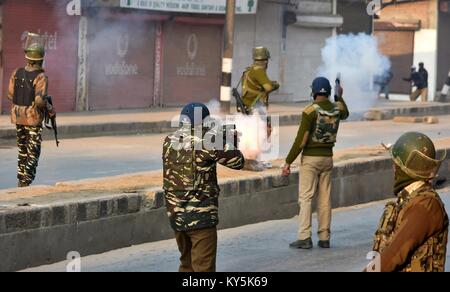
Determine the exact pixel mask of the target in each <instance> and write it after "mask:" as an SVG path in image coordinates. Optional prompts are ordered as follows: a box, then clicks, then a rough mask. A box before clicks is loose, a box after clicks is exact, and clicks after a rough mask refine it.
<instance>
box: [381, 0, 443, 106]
mask: <svg viewBox="0 0 450 292" xmlns="http://www.w3.org/2000/svg"><path fill="white" fill-rule="evenodd" d="M381 20H383V21H395V20H399V21H411V20H420V25H421V29H420V30H419V31H416V32H415V35H414V65H415V66H418V63H419V62H424V63H425V68H426V69H427V70H428V73H429V79H428V80H429V91H428V99H429V100H434V99H435V97H436V91H437V90H438V89H437V87H438V84H437V72H438V62H439V61H438V1H437V0H429V1H418V2H412V3H401V4H398V5H392V6H388V7H386V8H384V9H383V10H382V12H381Z"/></svg>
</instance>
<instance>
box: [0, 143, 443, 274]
mask: <svg viewBox="0 0 450 292" xmlns="http://www.w3.org/2000/svg"><path fill="white" fill-rule="evenodd" d="M448 153H450V149H449V151H448ZM349 157H351V155H350V156H349ZM449 174H450V160H449V157H447V159H446V160H445V163H444V164H443V166H442V168H441V172H440V178H444V177H447V176H448V175H449ZM298 182H299V179H298V171H293V173H292V175H291V176H290V177H289V178H287V179H286V178H283V177H281V175H280V170H279V169H274V170H269V171H266V172H263V173H258V174H250V175H245V176H244V175H242V176H239V177H237V175H236V177H235V178H228V179H226V180H222V181H221V183H220V185H221V189H222V193H221V198H220V219H221V223H220V226H219V227H220V228H232V227H237V226H242V225H246V224H252V223H257V222H263V221H267V220H277V219H286V218H292V217H293V216H295V215H297V214H298V211H299V207H298V188H299V185H298ZM392 185H393V173H392V162H391V159H390V158H389V157H388V156H387V153H386V154H381V155H378V156H370V157H364V158H361V157H360V158H350V159H345V160H343V161H339V160H338V161H337V162H336V167H335V169H334V170H333V189H332V205H333V208H337V207H344V206H352V205H356V204H361V203H367V202H371V201H377V200H383V199H387V198H392ZM1 195H2V194H1V193H0V197H1ZM45 198H48V199H45ZM45 198H41V197H38V198H36V199H34V200H31V199H27V200H16V201H14V200H11V201H10V202H5V201H0V258H1V261H0V271H16V270H21V269H25V268H28V267H33V266H40V265H44V264H50V263H54V262H58V261H62V260H65V259H66V256H67V254H68V253H69V252H71V251H76V252H79V253H80V254H81V255H82V256H87V255H91V254H98V253H102V252H106V251H109V250H114V249H119V248H124V247H128V246H132V245H137V244H142V243H146V242H152V241H159V240H164V239H169V238H172V237H173V232H172V230H171V228H170V226H169V223H168V218H167V215H166V210H165V207H164V195H163V192H162V191H161V190H160V189H159V188H153V189H142V190H137V191H129V192H112V193H102V192H99V191H92V192H86V191H83V192H79V193H74V194H72V193H70V194H62V193H55V194H51V195H48V196H46V197H45ZM18 204H19V205H21V206H18ZM359 219H360V220H364V218H359ZM375 228H376V226H374V230H375ZM289 239H292V240H293V239H295V234H286V240H287V241H288V240H289ZM176 257H177V255H174V258H176Z"/></svg>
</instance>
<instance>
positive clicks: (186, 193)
mask: <svg viewBox="0 0 450 292" xmlns="http://www.w3.org/2000/svg"><path fill="white" fill-rule="evenodd" d="M196 113H197V114H196ZM209 115H210V113H209V110H208V108H207V107H206V106H205V105H203V104H201V103H191V104H189V105H187V106H186V107H185V108H184V109H183V110H182V112H181V119H180V129H178V130H177V131H176V132H175V133H173V134H172V135H169V136H168V137H167V138H166V139H165V141H164V146H163V165H164V168H163V172H164V191H165V199H166V206H167V211H168V215H169V219H170V223H171V226H172V228H173V229H174V230H175V238H176V241H177V244H178V248H179V250H180V253H181V258H180V260H181V265H180V269H179V271H180V272H215V271H216V253H217V227H216V226H217V225H218V224H219V216H218V211H219V210H218V209H219V193H220V189H219V185H218V182H217V164H221V165H224V166H226V167H228V168H232V169H237V170H240V169H242V168H243V167H244V163H245V160H244V157H243V155H242V153H241V152H240V151H239V150H237V149H236V146H237V145H230V144H228V143H225V147H224V149H219V150H214V149H206V148H208V147H206V148H205V144H204V142H205V141H206V139H205V138H204V137H206V136H202V137H198V136H197V133H202V134H203V135H205V132H206V131H208V129H206V128H205V126H204V120H205V119H206V118H208V117H209ZM209 133H210V132H209ZM227 140H229V139H227ZM233 140H234V139H233ZM209 141H210V140H209Z"/></svg>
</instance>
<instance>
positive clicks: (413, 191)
mask: <svg viewBox="0 0 450 292" xmlns="http://www.w3.org/2000/svg"><path fill="white" fill-rule="evenodd" d="M391 155H392V159H393V161H394V166H395V184H394V193H395V194H396V196H397V201H396V202H389V203H388V204H387V205H386V207H385V210H384V213H383V216H382V217H381V220H380V223H379V225H378V228H377V231H376V232H375V240H374V247H373V250H374V251H376V252H379V253H380V263H381V267H380V270H381V271H382V272H394V271H398V272H443V271H444V270H445V260H446V252H447V250H446V248H447V237H448V226H449V220H448V215H447V213H446V211H445V208H444V204H443V203H442V201H441V199H440V197H439V195H438V194H437V193H436V191H435V190H434V189H433V187H432V180H433V179H434V178H435V177H436V175H437V173H438V171H439V168H440V166H441V164H442V161H443V160H444V159H445V155H443V156H442V158H441V159H436V156H437V155H436V150H435V147H434V144H433V142H432V141H431V139H430V138H429V137H427V136H426V135H424V134H421V133H417V132H409V133H406V134H404V135H402V136H401V137H400V138H399V139H398V141H397V142H396V143H395V145H394V146H393V147H392V148H391Z"/></svg>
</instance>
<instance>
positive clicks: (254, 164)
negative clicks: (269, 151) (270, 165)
mask: <svg viewBox="0 0 450 292" xmlns="http://www.w3.org/2000/svg"><path fill="white" fill-rule="evenodd" d="M244 170H247V171H255V172H262V171H264V170H266V168H265V167H264V165H263V164H262V163H261V162H259V161H256V160H251V159H249V160H245V164H244Z"/></svg>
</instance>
